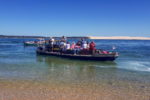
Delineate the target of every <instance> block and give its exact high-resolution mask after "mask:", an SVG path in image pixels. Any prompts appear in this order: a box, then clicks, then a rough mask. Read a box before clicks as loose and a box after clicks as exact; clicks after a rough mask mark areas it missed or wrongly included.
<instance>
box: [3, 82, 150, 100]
mask: <svg viewBox="0 0 150 100" xmlns="http://www.w3.org/2000/svg"><path fill="white" fill-rule="evenodd" d="M123 84H124V85H122V86H121V87H116V86H115V84H111V85H106V84H101V85H96V84H86V83H84V84H72V85H65V84H61V85H60V84H59V85H58V84H57V83H56V84H50V83H49V84H47V83H42V82H34V81H1V82H0V100H149V99H150V94H149V92H150V90H149V88H145V87H143V88H142V89H140V88H134V87H132V86H134V85H133V84H128V83H123ZM125 85H127V86H126V87H124V86H125ZM137 85H138V84H137Z"/></svg>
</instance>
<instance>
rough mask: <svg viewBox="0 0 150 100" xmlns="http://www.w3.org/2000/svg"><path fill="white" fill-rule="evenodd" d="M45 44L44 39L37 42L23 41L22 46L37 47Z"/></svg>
mask: <svg viewBox="0 0 150 100" xmlns="http://www.w3.org/2000/svg"><path fill="white" fill-rule="evenodd" d="M44 43H45V40H44V39H39V41H25V42H24V46H39V45H43V44H44Z"/></svg>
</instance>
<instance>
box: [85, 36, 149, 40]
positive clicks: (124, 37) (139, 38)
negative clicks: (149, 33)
mask: <svg viewBox="0 0 150 100" xmlns="http://www.w3.org/2000/svg"><path fill="white" fill-rule="evenodd" d="M88 38H89V39H110V40H150V37H130V36H112V37H104V36H89V37H88Z"/></svg>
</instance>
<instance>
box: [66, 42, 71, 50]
mask: <svg viewBox="0 0 150 100" xmlns="http://www.w3.org/2000/svg"><path fill="white" fill-rule="evenodd" d="M69 49H70V43H69V42H67V44H66V50H69Z"/></svg>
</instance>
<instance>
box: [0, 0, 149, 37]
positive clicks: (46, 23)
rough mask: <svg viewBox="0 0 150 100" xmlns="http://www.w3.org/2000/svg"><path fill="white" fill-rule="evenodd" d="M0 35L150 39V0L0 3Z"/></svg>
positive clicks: (2, 0) (16, 0)
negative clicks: (133, 37) (135, 37)
mask: <svg viewBox="0 0 150 100" xmlns="http://www.w3.org/2000/svg"><path fill="white" fill-rule="evenodd" d="M0 34H1V35H40V36H62V35H65V36H89V35H90V36H145V37H150V0H0Z"/></svg>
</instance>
